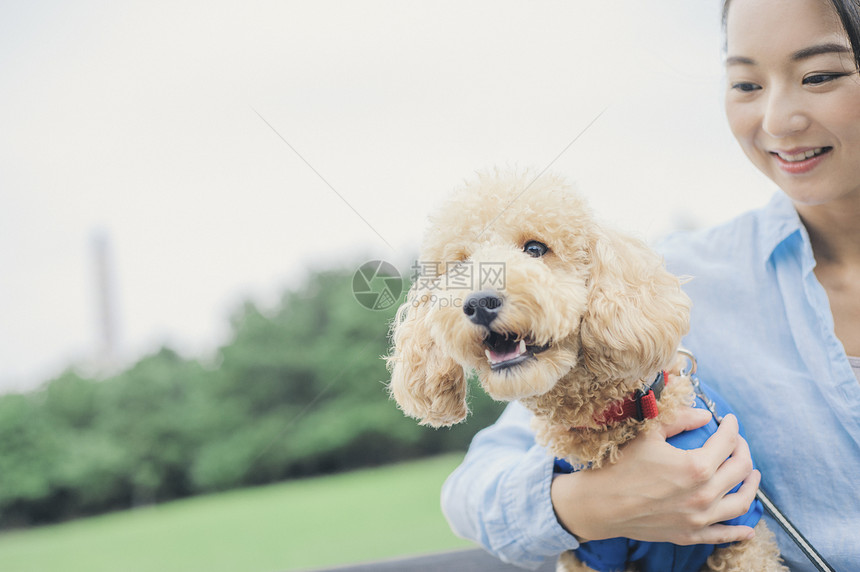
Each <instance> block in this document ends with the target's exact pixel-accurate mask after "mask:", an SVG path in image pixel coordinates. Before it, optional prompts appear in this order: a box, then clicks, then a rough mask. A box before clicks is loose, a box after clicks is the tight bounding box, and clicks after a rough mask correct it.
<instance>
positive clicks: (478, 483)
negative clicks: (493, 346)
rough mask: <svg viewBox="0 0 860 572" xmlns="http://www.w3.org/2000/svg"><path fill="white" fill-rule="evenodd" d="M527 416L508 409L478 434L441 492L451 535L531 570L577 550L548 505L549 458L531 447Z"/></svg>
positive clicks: (519, 408) (515, 406) (514, 408)
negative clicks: (567, 551) (560, 555)
mask: <svg viewBox="0 0 860 572" xmlns="http://www.w3.org/2000/svg"><path fill="white" fill-rule="evenodd" d="M531 418H532V415H531V413H530V412H529V411H528V410H527V409H526V408H525V407H523V406H522V405H520V404H519V403H512V404H511V405H509V406H508V407H507V408H506V409H505V411H504V412H503V413H502V415H501V417H500V418H499V420H498V421H497V422H496V423H495V424H494V425H492V426H490V427H488V428H486V429H484V430H483V431H481V432H480V433H478V434H477V435H476V436H475V438H474V439H473V441H472V444H471V446H470V447H469V451H468V453H467V454H466V457H465V459H463V463H462V464H461V465H460V466H459V467H458V468H457V469H456V470H455V471H454V472H453V473H452V474H451V475H450V476H449V477H448V479H447V481H446V482H445V484H444V485H443V487H442V511H443V512H444V514H445V517H446V518H447V519H448V523H449V524H450V526H451V529H452V530H453V531H454V532H455V533H456V534H457V535H458V536H461V537H463V538H466V539H468V540H472V541H474V542H477V543H478V544H480V545H481V546H483V547H484V548H485V549H486V550H487V551H489V552H490V553H491V554H493V555H494V556H496V557H497V558H499V559H501V560H502V561H504V562H508V563H510V564H514V565H517V566H521V567H523V568H529V569H536V568H538V567H539V566H540V565H541V564H542V563H543V562H544V561H545V560H546V559H547V558H555V557H557V556H558V555H559V554H561V553H562V552H564V551H565V550H571V549H575V548H578V547H579V543H578V542H577V541H576V538H574V536H573V535H571V534H570V533H569V532H567V531H566V530H565V529H564V528H563V527H562V526H561V525H560V524H559V522H558V519H557V518H556V516H555V512H554V511H553V507H552V501H551V499H550V484H551V483H552V476H553V461H554V459H553V457H552V456H551V455H550V454H549V453H548V451H547V450H546V449H545V448H543V447H541V446H539V445H537V444H536V443H535V441H534V432H533V431H532V430H531V428H530V421H531Z"/></svg>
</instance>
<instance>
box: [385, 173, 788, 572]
mask: <svg viewBox="0 0 860 572" xmlns="http://www.w3.org/2000/svg"><path fill="white" fill-rule="evenodd" d="M420 260H421V265H420V267H421V269H422V271H423V273H422V274H421V275H419V276H417V277H416V280H415V282H414V284H413V286H412V289H411V290H410V292H409V294H408V297H407V300H406V302H405V303H404V304H403V305H402V307H401V308H400V309H399V311H398V314H397V318H396V319H395V321H394V323H393V325H392V345H393V348H392V351H391V354H390V355H389V356H388V357H387V362H388V366H389V369H390V371H391V382H390V387H389V389H390V392H391V395H392V396H393V397H394V399H395V400H396V401H397V403H398V405H399V406H400V408H401V409H402V410H403V411H404V412H405V413H406V414H407V415H409V416H411V417H415V418H417V419H419V420H420V422H421V423H422V424H428V425H432V426H436V427H438V426H447V425H451V424H454V423H457V422H459V421H461V420H463V419H464V418H465V417H466V415H467V413H468V407H467V401H466V391H467V381H466V380H467V375H468V374H469V373H470V372H475V373H476V374H477V379H478V380H479V381H480V384H481V386H482V388H483V389H484V390H485V391H486V392H487V393H488V394H489V395H490V396H492V397H493V398H495V399H497V400H504V401H512V400H519V401H520V402H521V403H522V404H523V405H525V406H526V407H527V408H529V409H530V410H531V411H532V412H533V413H534V415H535V420H534V428H535V431H536V435H537V440H538V442H539V443H541V444H543V445H545V446H546V447H547V448H548V449H549V450H550V451H551V453H552V454H553V455H555V456H556V457H557V458H559V459H564V460H566V461H567V462H568V463H570V464H571V465H572V466H573V467H574V468H576V469H592V468H598V467H600V466H601V465H602V464H603V463H605V462H609V463H612V462H614V461H616V460H617V457H618V453H619V448H620V447H621V446H622V445H623V444H624V443H626V442H627V441H629V440H630V439H632V438H633V437H635V436H636V435H637V434H638V433H639V432H640V431H643V430H647V428H648V427H649V426H651V425H652V424H654V423H660V422H662V421H664V420H667V419H670V418H671V417H672V416H673V415H674V414H675V413H676V412H677V411H678V410H679V408H681V407H685V406H688V405H690V404H692V402H693V400H694V397H693V391H692V387H691V385H690V380H689V378H688V377H685V376H683V375H679V374H678V363H677V362H678V356H677V349H678V346H679V344H680V342H681V338H682V336H683V335H684V334H685V333H686V332H687V329H688V323H689V312H690V300H689V299H688V298H687V296H686V295H685V294H684V292H683V291H682V289H681V283H680V281H679V279H678V278H677V277H675V276H673V275H672V274H670V273H669V272H667V271H666V270H665V268H664V266H663V261H662V259H661V257H660V256H658V255H657V254H656V253H655V252H654V251H652V250H651V249H650V248H648V247H647V246H646V245H645V244H644V243H643V242H641V241H640V240H637V239H635V238H632V237H630V236H628V235H626V234H623V233H620V232H616V231H613V230H610V229H608V228H606V227H605V226H603V225H601V224H599V223H598V222H596V220H595V218H594V217H593V215H592V214H591V212H590V211H589V209H588V207H587V205H586V204H585V202H584V201H583V200H582V199H581V198H580V197H579V196H578V195H577V194H576V193H575V192H573V190H572V189H571V188H570V186H569V185H568V184H567V183H566V182H565V181H564V180H563V179H562V178H561V177H559V176H556V175H551V174H542V175H540V176H537V177H536V176H535V175H534V174H533V173H530V172H519V173H507V172H500V171H493V172H489V173H483V174H479V175H478V177H477V179H476V180H474V181H472V182H471V183H468V184H467V185H466V186H465V188H463V189H460V190H459V191H458V192H457V193H456V194H455V195H454V197H453V198H452V199H451V200H449V201H448V202H447V203H445V204H444V205H443V206H442V207H441V209H440V210H439V211H438V212H437V213H436V214H435V215H433V216H431V219H430V227H429V230H428V231H427V233H426V235H425V238H424V242H423V245H422V249H421V254H420ZM661 372H668V373H663V374H662V375H661ZM655 379H660V380H661V381H660V384H659V387H658V386H656V385H655V384H654V383H652V381H653V380H655ZM667 381H668V383H666V382H667ZM664 386H665V387H664ZM637 392H638V393H637ZM655 393H656V394H659V406H657V405H656V402H655V400H653V399H652V400H651V402H649V403H650V405H648V407H650V408H651V409H653V411H650V412H648V411H646V412H644V413H643V411H642V407H643V405H642V400H641V399H639V398H638V397H635V398H633V397H631V396H637V395H638V396H639V397H641V396H642V395H646V394H650V395H651V396H653V395H654V394H655ZM631 408H632V409H634V410H635V411H634V412H633V413H632V414H631V415H625V411H627V410H628V409H631ZM658 410H659V411H658ZM649 413H650V414H649ZM649 417H650V418H649ZM757 533H758V534H757V535H756V536H755V537H754V538H753V539H752V540H748V541H744V542H741V543H736V544H734V545H731V546H729V547H725V548H718V549H716V550H715V551H714V552H713V554H712V555H711V556H710V558H709V559H708V561H707V565H706V566H707V567H706V568H705V569H707V570H724V571H730V570H731V571H745V572H749V571H752V570H755V571H765V570H784V568H783V567H782V566H781V565H780V564H779V555H778V551H777V549H776V545H775V542H774V540H773V535H772V534H771V533H770V532H769V531H767V530H766V528H764V523H763V522H761V523H759V525H758V527H757ZM629 566H630V567H629V568H628V569H630V570H635V569H638V568H637V567H636V566H637V564H635V563H630V564H629ZM559 570H566V571H573V570H577V571H578V570H593V568H591V567H589V566H588V565H587V564H586V563H584V562H583V561H582V560H581V559H580V558H578V557H577V556H576V555H575V554H574V553H573V552H566V553H565V554H563V555H562V556H561V558H560V560H559Z"/></svg>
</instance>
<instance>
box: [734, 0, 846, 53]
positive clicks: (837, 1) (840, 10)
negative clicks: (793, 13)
mask: <svg viewBox="0 0 860 572" xmlns="http://www.w3.org/2000/svg"><path fill="white" fill-rule="evenodd" d="M730 3H731V0H723V31H724V32H725V29H726V20H728V16H729V4H730ZM830 4H831V6H833V9H834V10H835V11H836V14H837V15H838V16H839V20H840V21H841V22H842V28H843V29H844V30H845V33H846V34H847V35H848V41H849V42H851V51H853V52H854V63H855V64H856V65H857V68H858V69H860V0H830Z"/></svg>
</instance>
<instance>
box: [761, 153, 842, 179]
mask: <svg viewBox="0 0 860 572" xmlns="http://www.w3.org/2000/svg"><path fill="white" fill-rule="evenodd" d="M832 150H833V147H806V148H802V149H789V150H785V151H771V153H770V154H771V155H772V156H773V158H774V159H775V160H776V163H777V165H779V168H780V169H782V170H783V171H785V172H786V173H788V174H790V175H802V174H803V173H808V172H809V171H811V170H812V169H814V168H815V167H817V166H818V164H819V163H821V162H822V161H823V160H824V158H825V157H826V156H827V154H828V153H829V152H830V151H832Z"/></svg>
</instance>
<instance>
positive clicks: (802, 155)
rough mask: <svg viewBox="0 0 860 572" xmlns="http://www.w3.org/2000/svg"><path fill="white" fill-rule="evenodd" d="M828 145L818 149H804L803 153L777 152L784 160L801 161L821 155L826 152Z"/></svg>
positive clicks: (790, 161)
mask: <svg viewBox="0 0 860 572" xmlns="http://www.w3.org/2000/svg"><path fill="white" fill-rule="evenodd" d="M825 149H827V147H819V148H817V149H810V150H809V151H804V152H803V153H795V154H794V155H789V154H787V153H783V152H781V151H777V152H776V154H777V155H779V158H780V159H782V160H783V161H788V162H789V163H797V162H799V161H805V160H806V159H811V158H812V157H815V156H817V155H821V154H822V153H824V151H825Z"/></svg>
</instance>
